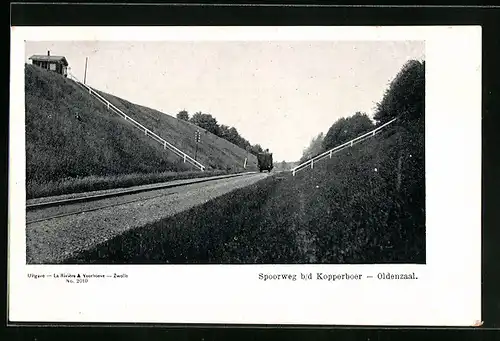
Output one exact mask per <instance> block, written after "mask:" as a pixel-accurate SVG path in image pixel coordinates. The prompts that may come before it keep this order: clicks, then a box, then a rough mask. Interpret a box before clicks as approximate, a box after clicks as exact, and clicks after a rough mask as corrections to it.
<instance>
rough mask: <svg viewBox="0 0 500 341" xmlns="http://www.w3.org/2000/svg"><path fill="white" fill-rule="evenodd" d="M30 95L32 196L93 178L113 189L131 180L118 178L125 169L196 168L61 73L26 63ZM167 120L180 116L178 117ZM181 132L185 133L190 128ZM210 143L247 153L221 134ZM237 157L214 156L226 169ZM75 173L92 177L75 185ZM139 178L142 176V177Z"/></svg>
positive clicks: (29, 184)
mask: <svg viewBox="0 0 500 341" xmlns="http://www.w3.org/2000/svg"><path fill="white" fill-rule="evenodd" d="M25 96H26V179H27V181H26V184H27V196H28V198H30V197H37V196H42V195H53V194H62V193H65V192H67V191H68V190H72V189H74V188H79V189H80V190H90V189H91V188H89V186H90V187H92V184H93V181H92V179H91V178H92V177H113V179H114V180H113V181H111V182H109V183H108V184H104V187H102V186H101V187H100V188H109V186H114V185H117V186H121V185H130V181H129V179H128V180H127V181H125V182H123V181H119V180H120V179H119V177H120V176H121V175H125V174H127V175H128V174H133V173H139V174H146V173H147V174H150V173H161V174H160V175H158V176H154V177H149V179H150V180H151V179H152V178H158V179H167V178H170V177H171V175H172V172H183V171H188V170H191V168H192V167H191V166H189V165H188V164H184V163H183V162H182V159H181V158H179V157H177V156H175V155H173V154H172V153H168V152H165V151H164V150H163V149H162V148H161V146H160V145H159V144H158V143H157V142H155V141H153V140H152V139H150V138H148V137H145V136H144V134H143V133H141V132H140V131H139V130H137V129H135V128H133V127H131V126H130V125H129V124H128V123H127V122H126V121H125V120H123V119H122V118H121V117H119V116H117V115H116V114H114V113H112V112H110V111H108V110H106V108H105V106H104V105H103V104H101V103H100V102H99V101H97V100H96V99H95V98H94V97H91V96H90V95H89V94H88V93H87V92H86V91H84V90H83V89H82V88H81V87H80V86H78V85H77V84H76V83H75V82H73V81H71V80H68V79H66V78H64V77H62V76H60V75H58V74H55V73H53V72H49V71H46V70H43V69H41V68H38V67H35V66H32V65H26V69H25ZM143 111H146V109H143ZM77 114H79V115H80V117H81V120H80V121H79V120H77V118H76V115H77ZM163 116H166V115H163ZM168 120H170V121H172V122H175V121H177V120H176V119H175V118H168ZM145 123H147V122H145ZM183 124H184V122H182V123H181V124H180V125H179V126H181V125H183ZM180 133H185V129H183V130H182V131H181V132H180ZM161 135H163V134H161ZM205 144H208V145H209V147H207V149H210V150H211V151H212V153H214V154H215V153H217V152H218V149H216V148H212V147H211V145H214V144H217V145H222V146H225V148H228V149H231V148H232V149H231V150H232V151H233V153H235V152H234V150H239V153H240V155H243V154H244V153H245V152H244V151H243V150H241V149H240V148H238V147H236V146H234V145H231V144H230V145H231V146H232V147H231V146H227V144H228V142H227V141H225V140H222V139H219V138H217V137H215V138H212V139H205ZM180 147H181V148H182V147H183V146H180ZM206 152H207V150H205V149H203V148H202V149H200V151H199V153H198V154H199V155H200V157H202V158H204V159H206V158H207V157H208V156H207V155H206V154H205V153H206ZM234 159H235V158H231V157H226V156H224V157H218V158H214V160H215V163H214V164H213V166H214V168H219V169H225V168H227V165H228V164H230V160H233V161H234ZM165 174H166V175H165ZM165 176H166V177H165ZM117 177H118V180H116V179H117ZM75 178H78V179H81V178H87V179H89V178H90V179H91V180H89V181H87V180H83V181H80V180H78V181H80V182H81V184H83V186H81V185H78V186H75V185H74V182H75ZM135 178H136V179H138V180H140V176H139V177H137V176H136V177H135ZM66 179H68V180H66ZM100 181H101V182H102V178H101V180H100ZM135 182H136V181H135ZM135 182H134V184H136V183H135ZM139 182H140V181H139Z"/></svg>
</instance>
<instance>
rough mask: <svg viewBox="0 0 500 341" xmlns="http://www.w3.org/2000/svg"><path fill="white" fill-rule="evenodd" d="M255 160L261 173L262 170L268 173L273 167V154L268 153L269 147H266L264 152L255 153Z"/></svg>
mask: <svg viewBox="0 0 500 341" xmlns="http://www.w3.org/2000/svg"><path fill="white" fill-rule="evenodd" d="M257 162H258V165H259V171H260V172H261V173H262V171H264V170H267V171H268V172H269V173H270V172H271V170H272V169H273V154H272V153H269V149H266V151H265V152H262V153H259V154H257Z"/></svg>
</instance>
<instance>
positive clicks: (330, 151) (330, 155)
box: [330, 150, 333, 159]
mask: <svg viewBox="0 0 500 341" xmlns="http://www.w3.org/2000/svg"><path fill="white" fill-rule="evenodd" d="M332 152H333V151H331V150H330V159H331V158H332Z"/></svg>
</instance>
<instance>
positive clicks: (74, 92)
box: [25, 41, 426, 264]
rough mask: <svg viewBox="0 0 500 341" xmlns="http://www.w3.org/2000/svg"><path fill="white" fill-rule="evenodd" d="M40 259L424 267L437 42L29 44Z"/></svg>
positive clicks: (29, 157)
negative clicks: (429, 104) (428, 48)
mask: <svg viewBox="0 0 500 341" xmlns="http://www.w3.org/2000/svg"><path fill="white" fill-rule="evenodd" d="M25 63H26V64H25V101H26V121H25V126H26V196H27V197H26V198H27V201H26V262H27V263H28V264H59V263H63V264H79V263H84V264H91V263H99V264H115V263H119V264H120V263H121V264H144V263H146V264H194V263H196V264H276V263H278V264H309V263H311V264H366V263H417V264H425V261H426V258H425V241H426V239H425V233H426V229H425V134H424V132H425V129H424V128H425V42H424V41H326V42H325V41H312V42H307V41H272V42H269V41H239V42H172V41H154V42H141V41H138V42H137V41H121V42H109V41H57V42H50V41H49V42H30V41H27V42H26V49H25Z"/></svg>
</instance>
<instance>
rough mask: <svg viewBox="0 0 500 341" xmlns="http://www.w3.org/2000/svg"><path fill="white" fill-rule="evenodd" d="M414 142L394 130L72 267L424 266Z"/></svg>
mask: <svg viewBox="0 0 500 341" xmlns="http://www.w3.org/2000/svg"><path fill="white" fill-rule="evenodd" d="M410 136H411V137H410ZM415 136H416V135H414V134H412V133H408V132H406V131H405V129H404V128H401V127H398V128H393V129H389V130H388V131H387V132H385V133H381V134H380V135H378V136H377V137H375V138H373V139H371V140H368V141H366V142H363V143H361V144H359V145H356V146H355V147H353V148H352V149H351V150H347V151H342V152H340V153H338V154H335V155H334V156H333V157H332V159H331V160H324V161H320V163H318V164H317V165H316V167H315V168H314V170H309V169H308V170H304V171H303V172H301V173H298V175H297V176H296V177H295V178H294V177H292V176H291V175H290V173H288V174H286V173H282V174H278V175H276V176H270V177H269V178H267V179H265V180H263V181H261V182H259V183H256V184H254V185H252V186H249V187H247V188H243V189H240V190H237V191H234V192H232V193H228V194H227V195H225V196H222V197H220V198H218V199H216V200H213V201H211V202H208V203H206V204H204V205H202V206H199V207H195V208H192V209H191V210H188V211H186V212H183V213H181V214H178V215H176V216H175V217H172V218H169V219H166V220H164V221H161V222H158V223H156V224H153V225H150V226H146V227H143V228H140V229H136V230H133V231H129V232H127V233H126V234H124V235H121V236H118V237H116V238H114V239H112V240H110V241H108V242H106V243H104V244H102V245H100V246H98V247H96V248H95V249H93V250H90V251H88V252H85V253H82V254H81V255H79V256H78V257H76V258H74V259H70V260H68V261H67V262H68V263H79V262H83V263H87V262H95V263H110V262H112V263H316V262H320V263H423V262H425V175H424V164H423V160H424V153H423V140H422V139H423V135H421V136H422V137H421V138H420V139H416V138H415ZM400 155H402V159H401V160H402V163H401V173H400V174H401V187H400V189H399V190H397V187H396V183H397V179H398V159H399V156H400ZM410 155H411V156H410ZM375 168H376V169H377V171H375Z"/></svg>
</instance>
